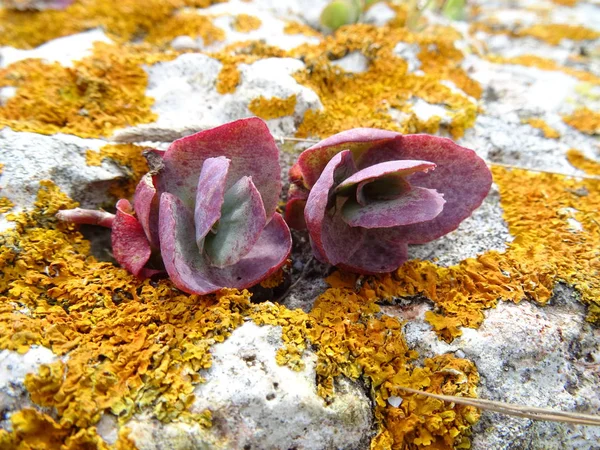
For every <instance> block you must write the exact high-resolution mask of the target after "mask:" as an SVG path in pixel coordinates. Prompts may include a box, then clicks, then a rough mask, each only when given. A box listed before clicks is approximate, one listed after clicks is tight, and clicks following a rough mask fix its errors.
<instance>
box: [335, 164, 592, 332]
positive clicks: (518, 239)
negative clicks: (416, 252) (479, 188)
mask: <svg viewBox="0 0 600 450" xmlns="http://www.w3.org/2000/svg"><path fill="white" fill-rule="evenodd" d="M594 167H595V166H594ZM493 174H494V181H495V182H496V183H497V184H498V186H499V188H500V194H501V199H502V200H501V204H502V207H503V210H504V219H505V220H506V222H507V224H508V227H509V231H510V233H511V235H513V236H515V239H514V240H513V241H512V242H510V243H508V244H507V249H506V251H505V252H504V253H499V252H497V251H490V252H487V253H485V254H483V255H480V256H478V257H476V258H468V259H466V260H464V261H462V262H461V263H459V264H458V265H455V266H452V267H439V266H437V265H436V264H434V263H432V262H429V261H409V262H408V263H406V264H404V265H403V266H402V267H400V268H399V269H398V270H397V271H396V272H394V273H391V274H386V275H381V276H378V277H368V278H367V279H366V281H365V282H364V284H363V287H362V289H361V290H360V292H359V294H358V295H360V297H361V298H363V299H365V300H373V299H378V300H392V299H394V298H398V297H415V296H419V295H422V296H425V297H426V298H428V299H429V300H431V301H432V302H433V303H434V304H435V308H434V311H433V312H430V313H428V314H427V316H426V320H427V321H428V322H429V323H430V324H431V325H432V327H433V329H434V330H435V331H436V333H437V334H438V335H439V336H440V337H441V338H442V339H444V340H446V341H451V340H453V339H454V338H455V337H457V336H459V335H460V334H461V329H460V328H461V327H463V326H466V327H471V328H476V327H478V326H479V325H480V324H481V323H482V321H483V319H484V315H483V310H484V309H486V308H492V307H495V305H496V304H497V302H498V301H499V300H504V301H513V302H519V301H522V300H524V299H529V300H533V301H535V302H537V303H539V304H545V303H546V302H547V301H548V300H549V299H550V297H551V295H552V290H553V288H554V286H555V284H556V283H557V282H559V281H563V282H565V283H568V284H570V285H571V286H573V287H574V288H575V289H577V290H578V291H579V293H580V294H581V301H582V302H583V303H584V304H585V305H586V306H587V307H588V316H587V320H589V321H590V322H592V323H596V324H600V271H598V255H597V249H598V248H600V224H599V223H598V221H597V219H596V217H595V216H596V215H597V214H596V211H598V208H599V206H600V181H599V180H590V179H585V180H576V179H573V178H568V177H564V176H560V175H554V174H540V173H532V172H527V171H523V170H508V169H504V168H501V167H494V168H493ZM581 192H585V195H581V194H580V193H581ZM570 208H572V209H573V210H575V211H576V212H575V213H574V214H573V216H572V218H574V219H575V220H577V221H578V222H579V223H581V224H582V230H581V231H577V232H574V231H573V230H572V229H571V228H570V226H569V223H568V220H567V219H569V218H571V216H568V215H565V213H564V211H566V210H569V209H570ZM329 281H330V282H331V283H332V286H333V287H346V288H349V287H354V285H355V282H356V276H354V275H352V274H347V273H342V272H337V273H336V274H335V275H334V276H333V277H330V279H329Z"/></svg>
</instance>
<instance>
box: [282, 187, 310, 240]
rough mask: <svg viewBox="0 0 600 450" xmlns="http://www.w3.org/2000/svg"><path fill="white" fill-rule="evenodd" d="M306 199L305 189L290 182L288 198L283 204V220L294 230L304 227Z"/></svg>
mask: <svg viewBox="0 0 600 450" xmlns="http://www.w3.org/2000/svg"><path fill="white" fill-rule="evenodd" d="M306 199H308V190H307V189H304V188H303V187H299V186H298V185H296V184H293V183H292V184H290V188H289V190H288V199H287V203H286V204H285V221H286V222H287V224H288V225H289V226H290V227H291V228H294V229H296V230H303V229H305V228H306V221H305V220H304V208H305V207H306Z"/></svg>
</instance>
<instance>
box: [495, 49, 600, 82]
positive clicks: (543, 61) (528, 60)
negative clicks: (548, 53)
mask: <svg viewBox="0 0 600 450" xmlns="http://www.w3.org/2000/svg"><path fill="white" fill-rule="evenodd" d="M487 59H488V60H490V61H491V62H493V63H497V64H517V65H520V66H527V67H536V68H538V69H542V70H554V71H560V72H563V73H566V74H568V75H571V76H573V77H575V78H577V79H578V80H581V81H585V82H588V83H592V84H600V78H599V77H597V76H596V75H594V74H592V73H589V72H586V71H584V70H578V69H573V68H571V67H565V66H561V65H560V64H558V63H556V61H553V60H551V59H547V58H541V57H539V56H536V55H521V56H515V57H512V58H504V57H502V56H497V55H491V56H488V57H487Z"/></svg>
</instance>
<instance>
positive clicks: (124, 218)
mask: <svg viewBox="0 0 600 450" xmlns="http://www.w3.org/2000/svg"><path fill="white" fill-rule="evenodd" d="M132 212H133V208H132V207H131V203H129V201H127V200H125V199H122V200H119V201H118V202H117V214H116V216H115V220H114V222H113V224H112V230H113V231H112V234H111V241H112V250H113V255H114V257H115V259H116V260H117V262H118V263H119V264H120V265H121V266H123V267H124V268H125V269H127V270H128V271H129V272H131V273H132V274H134V275H136V276H138V275H140V274H141V272H142V270H143V269H144V266H145V265H146V263H147V262H148V260H149V259H150V255H151V254H152V249H151V248H150V242H148V239H147V238H146V233H145V232H144V229H143V228H142V225H141V224H140V223H139V222H138V220H137V219H136V218H135V217H133V215H132Z"/></svg>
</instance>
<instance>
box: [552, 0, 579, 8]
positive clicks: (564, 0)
mask: <svg viewBox="0 0 600 450" xmlns="http://www.w3.org/2000/svg"><path fill="white" fill-rule="evenodd" d="M552 3H556V4H557V5H560V6H570V7H573V6H576V5H577V3H579V0H552Z"/></svg>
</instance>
